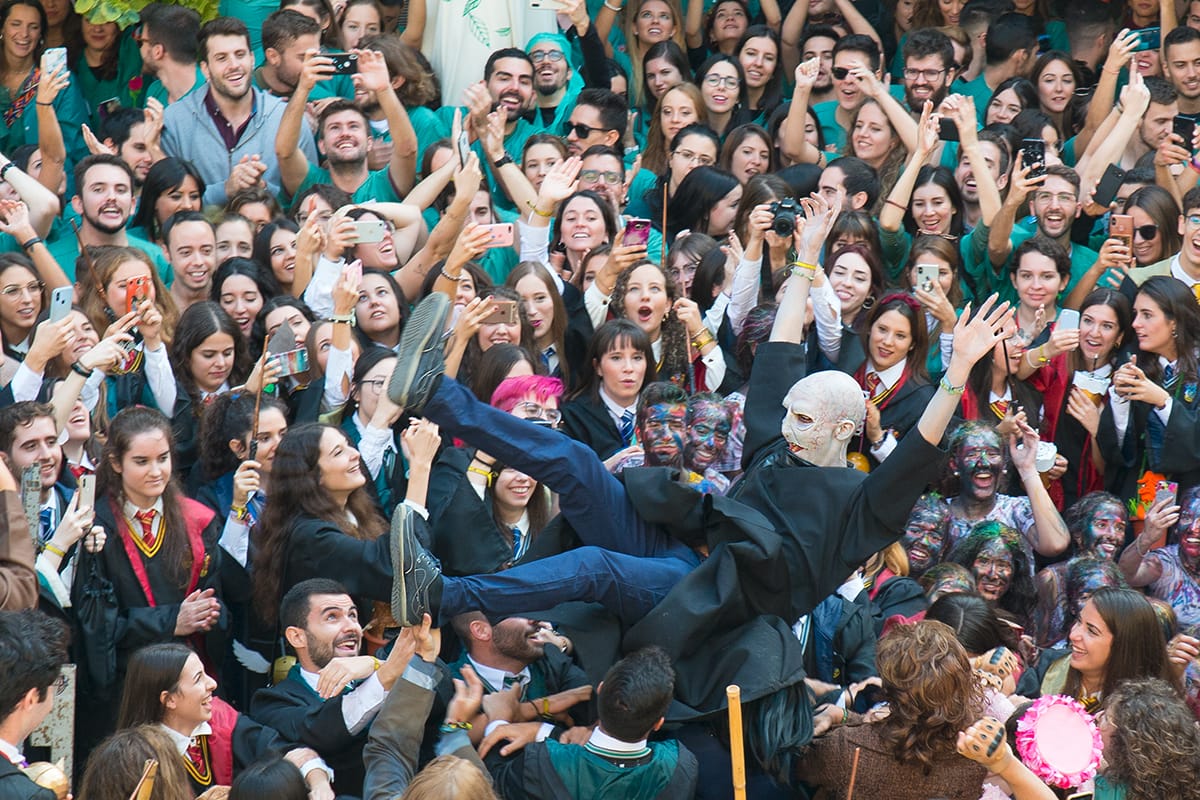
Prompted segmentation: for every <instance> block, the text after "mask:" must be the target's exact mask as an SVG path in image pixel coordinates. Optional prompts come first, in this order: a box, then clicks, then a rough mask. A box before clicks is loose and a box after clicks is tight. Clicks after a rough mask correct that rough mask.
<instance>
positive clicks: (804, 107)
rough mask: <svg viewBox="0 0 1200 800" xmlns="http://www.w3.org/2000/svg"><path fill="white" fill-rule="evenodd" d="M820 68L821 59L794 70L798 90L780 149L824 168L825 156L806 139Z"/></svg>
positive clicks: (795, 90) (798, 161)
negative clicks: (810, 101) (805, 131)
mask: <svg viewBox="0 0 1200 800" xmlns="http://www.w3.org/2000/svg"><path fill="white" fill-rule="evenodd" d="M797 5H800V4H797ZM820 67H821V63H820V60H819V59H816V58H810V59H809V60H808V61H804V62H801V63H800V65H799V66H797V67H796V68H795V70H794V74H795V79H796V88H795V89H794V90H793V91H792V104H791V105H790V106H788V115H787V124H786V126H785V127H784V137H783V141H782V142H780V143H779V149H780V151H781V152H782V153H783V154H784V155H785V156H787V157H788V158H790V159H792V160H793V161H795V162H797V163H799V164H817V165H818V166H824V158H825V154H824V153H822V152H821V151H820V150H818V149H817V148H816V147H814V146H813V145H812V144H811V143H810V142H809V141H808V140H807V139H806V138H804V127H805V126H806V125H807V124H808V101H809V98H810V97H812V88H813V84H815V83H816V82H817V72H818V70H819V69H820Z"/></svg>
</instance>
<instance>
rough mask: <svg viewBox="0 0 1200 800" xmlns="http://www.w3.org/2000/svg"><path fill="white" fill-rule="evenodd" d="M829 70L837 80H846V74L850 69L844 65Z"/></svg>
mask: <svg viewBox="0 0 1200 800" xmlns="http://www.w3.org/2000/svg"><path fill="white" fill-rule="evenodd" d="M831 71H832V72H833V77H835V78H837V79H838V80H839V81H844V80H846V76H847V75H849V74H850V70H849V69H847V68H846V67H834V68H833V70H831Z"/></svg>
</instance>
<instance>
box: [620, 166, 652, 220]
mask: <svg viewBox="0 0 1200 800" xmlns="http://www.w3.org/2000/svg"><path fill="white" fill-rule="evenodd" d="M657 182H658V176H657V175H655V174H654V173H653V172H651V171H650V170H648V169H643V170H638V174H637V175H634V176H633V180H632V181H630V183H629V202H628V203H627V204H626V206H625V213H626V214H627V215H628V216H631V217H638V218H639V219H645V218H646V217H649V216H650V206H649V204H647V203H646V193H647V192H650V191H653V189H654V184H656V183H657Z"/></svg>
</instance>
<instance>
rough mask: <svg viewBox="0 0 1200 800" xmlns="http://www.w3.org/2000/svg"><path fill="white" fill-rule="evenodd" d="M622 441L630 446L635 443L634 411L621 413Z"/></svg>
mask: <svg viewBox="0 0 1200 800" xmlns="http://www.w3.org/2000/svg"><path fill="white" fill-rule="evenodd" d="M620 434H621V442H622V443H623V444H624V445H625V446H626V447H628V446H629V445H631V444H633V412H632V411H625V412H624V413H622V414H621V426H620Z"/></svg>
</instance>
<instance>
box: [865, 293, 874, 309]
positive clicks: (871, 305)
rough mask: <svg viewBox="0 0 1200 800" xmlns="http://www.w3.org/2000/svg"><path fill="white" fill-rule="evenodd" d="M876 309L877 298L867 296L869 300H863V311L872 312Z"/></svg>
mask: <svg viewBox="0 0 1200 800" xmlns="http://www.w3.org/2000/svg"><path fill="white" fill-rule="evenodd" d="M874 307H875V298H874V297H871V296H870V295H867V299H866V300H863V304H862V310H863V311H870V310H871V309H872V308H874Z"/></svg>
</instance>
